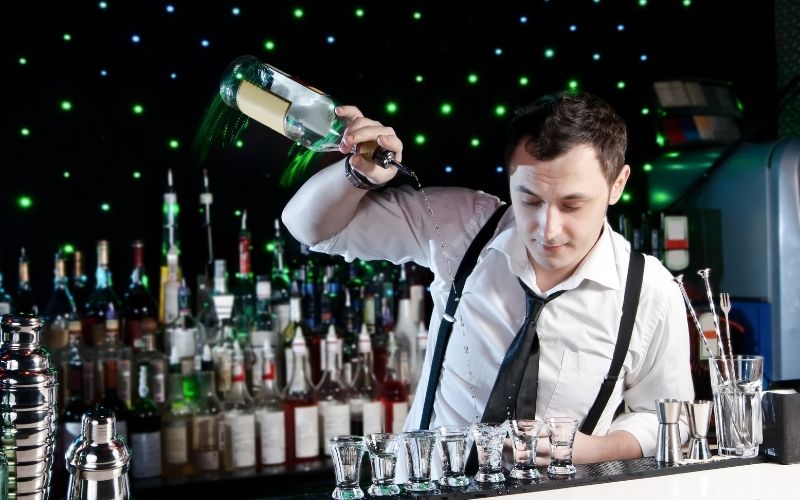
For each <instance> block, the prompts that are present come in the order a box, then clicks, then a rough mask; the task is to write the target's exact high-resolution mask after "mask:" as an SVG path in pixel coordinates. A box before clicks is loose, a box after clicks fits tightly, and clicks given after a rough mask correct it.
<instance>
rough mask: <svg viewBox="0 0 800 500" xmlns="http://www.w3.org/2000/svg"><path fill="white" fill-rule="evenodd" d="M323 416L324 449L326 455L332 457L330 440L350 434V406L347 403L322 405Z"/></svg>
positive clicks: (331, 402) (334, 402)
mask: <svg viewBox="0 0 800 500" xmlns="http://www.w3.org/2000/svg"><path fill="white" fill-rule="evenodd" d="M320 413H321V415H322V449H323V450H324V452H325V455H330V454H331V450H330V449H329V448H328V439H330V438H331V437H333V436H346V435H349V434H350V406H349V405H348V404H347V403H340V402H338V401H328V402H326V403H325V404H324V405H323V404H322V403H320Z"/></svg>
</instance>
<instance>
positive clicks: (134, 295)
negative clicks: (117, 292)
mask: <svg viewBox="0 0 800 500" xmlns="http://www.w3.org/2000/svg"><path fill="white" fill-rule="evenodd" d="M131 247H132V250H133V271H132V272H131V282H130V284H129V285H128V289H127V290H125V294H124V296H123V299H122V331H123V339H124V341H125V344H126V345H128V346H130V347H131V348H133V350H134V351H139V350H141V349H142V348H143V347H144V345H143V344H144V341H143V339H142V322H143V321H145V320H147V319H151V320H156V318H157V317H158V305H157V304H156V301H155V299H154V298H153V296H152V294H151V293H150V290H149V289H148V288H147V282H148V280H147V275H146V274H145V272H144V243H142V241H141V240H135V241H134V242H133V244H132V246H131Z"/></svg>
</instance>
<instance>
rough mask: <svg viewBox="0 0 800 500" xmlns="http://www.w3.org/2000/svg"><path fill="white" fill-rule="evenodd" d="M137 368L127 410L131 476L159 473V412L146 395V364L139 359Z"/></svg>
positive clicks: (156, 474)
mask: <svg viewBox="0 0 800 500" xmlns="http://www.w3.org/2000/svg"><path fill="white" fill-rule="evenodd" d="M137 366H138V368H139V377H138V379H139V383H138V384H137V386H138V387H139V397H138V399H137V401H136V404H135V405H134V406H133V411H132V412H131V420H130V425H129V431H130V434H131V441H130V443H131V451H132V459H131V464H132V470H131V476H133V478H134V479H138V478H145V477H157V476H160V475H161V412H160V411H159V408H158V405H157V404H156V402H155V401H154V400H153V398H152V397H151V396H150V388H149V386H148V380H150V378H151V376H150V364H148V363H147V362H141V363H138V364H137Z"/></svg>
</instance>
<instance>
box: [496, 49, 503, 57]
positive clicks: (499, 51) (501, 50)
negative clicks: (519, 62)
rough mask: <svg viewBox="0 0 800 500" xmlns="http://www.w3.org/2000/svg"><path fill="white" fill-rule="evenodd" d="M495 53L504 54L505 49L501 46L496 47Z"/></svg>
mask: <svg viewBox="0 0 800 500" xmlns="http://www.w3.org/2000/svg"><path fill="white" fill-rule="evenodd" d="M494 55H496V56H502V55H503V49H501V48H500V47H497V48H496V49H494Z"/></svg>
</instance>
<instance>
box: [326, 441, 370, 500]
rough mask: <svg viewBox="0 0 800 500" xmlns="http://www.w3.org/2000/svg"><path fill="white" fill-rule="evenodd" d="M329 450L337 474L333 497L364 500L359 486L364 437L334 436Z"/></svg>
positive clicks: (342, 499) (340, 499)
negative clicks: (360, 499)
mask: <svg viewBox="0 0 800 500" xmlns="http://www.w3.org/2000/svg"><path fill="white" fill-rule="evenodd" d="M328 448H329V449H330V450H331V458H332V459H333V471H334V473H335V474H336V489H335V490H333V493H332V494H331V497H332V498H334V499H336V500H350V499H353V498H364V491H363V490H362V489H361V487H359V485H358V476H359V473H360V471H361V457H362V455H363V454H364V438H363V437H362V436H333V437H332V438H330V439H329V440H328Z"/></svg>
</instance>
